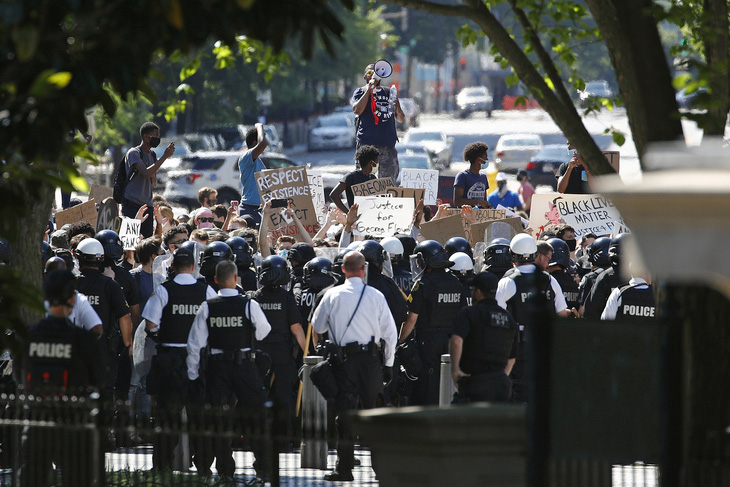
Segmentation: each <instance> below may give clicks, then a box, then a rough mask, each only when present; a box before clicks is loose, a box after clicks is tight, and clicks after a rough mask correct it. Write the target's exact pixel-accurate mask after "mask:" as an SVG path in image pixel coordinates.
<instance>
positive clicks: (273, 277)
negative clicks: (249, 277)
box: [258, 255, 291, 287]
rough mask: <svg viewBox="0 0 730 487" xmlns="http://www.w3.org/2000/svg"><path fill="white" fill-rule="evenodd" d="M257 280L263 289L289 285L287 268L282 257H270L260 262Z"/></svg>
mask: <svg viewBox="0 0 730 487" xmlns="http://www.w3.org/2000/svg"><path fill="white" fill-rule="evenodd" d="M258 279H259V282H260V283H261V285H263V286H264V287H276V286H284V285H286V284H288V283H289V279H291V277H290V276H289V266H288V265H287V263H286V260H284V258H283V257H279V256H278V255H270V256H268V257H267V258H265V259H264V260H263V262H261V267H259V272H258Z"/></svg>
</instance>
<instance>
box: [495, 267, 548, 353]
mask: <svg viewBox="0 0 730 487" xmlns="http://www.w3.org/2000/svg"><path fill="white" fill-rule="evenodd" d="M509 278H510V279H512V280H513V281H514V282H515V288H516V292H515V294H514V296H512V297H511V298H510V299H509V300H507V311H509V312H510V314H511V315H512V317H513V318H514V319H515V321H517V323H519V325H520V326H521V327H522V326H525V327H527V326H528V325H530V324H531V323H530V306H529V305H528V302H529V301H532V300H533V299H534V298H535V297H536V296H535V294H539V295H542V296H544V299H545V302H546V303H545V312H547V313H550V314H554V313H555V303H554V299H555V292H554V291H553V287H552V285H551V283H550V274H548V273H547V272H544V271H541V270H539V269H536V270H535V272H533V273H522V272H520V271H519V270H517V269H516V268H515V270H514V271H513V272H512V273H511V274H510V275H509ZM523 339H524V337H523Z"/></svg>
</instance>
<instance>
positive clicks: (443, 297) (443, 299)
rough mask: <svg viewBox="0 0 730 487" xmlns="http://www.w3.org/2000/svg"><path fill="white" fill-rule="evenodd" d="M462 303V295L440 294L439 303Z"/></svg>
mask: <svg viewBox="0 0 730 487" xmlns="http://www.w3.org/2000/svg"><path fill="white" fill-rule="evenodd" d="M460 301H461V293H448V294H446V293H439V299H438V302H439V303H458V302H460Z"/></svg>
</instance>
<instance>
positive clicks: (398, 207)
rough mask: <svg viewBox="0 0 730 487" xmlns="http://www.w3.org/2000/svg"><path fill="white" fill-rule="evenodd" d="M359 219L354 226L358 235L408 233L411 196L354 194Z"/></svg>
mask: <svg viewBox="0 0 730 487" xmlns="http://www.w3.org/2000/svg"><path fill="white" fill-rule="evenodd" d="M355 203H357V204H358V206H359V213H360V219H359V220H358V221H357V223H356V224H355V227H354V231H355V233H356V234H359V235H372V236H374V237H392V236H393V235H395V234H396V233H406V234H408V233H410V231H411V222H412V220H413V210H414V208H415V204H414V202H413V198H383V197H378V196H355Z"/></svg>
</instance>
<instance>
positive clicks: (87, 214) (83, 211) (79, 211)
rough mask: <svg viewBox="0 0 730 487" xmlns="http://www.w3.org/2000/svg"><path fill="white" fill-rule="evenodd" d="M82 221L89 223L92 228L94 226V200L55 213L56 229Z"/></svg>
mask: <svg viewBox="0 0 730 487" xmlns="http://www.w3.org/2000/svg"><path fill="white" fill-rule="evenodd" d="M83 221H87V222H89V223H91V225H92V226H94V225H96V202H95V201H94V200H89V201H87V202H86V203H81V204H80V205H76V206H74V207H72V208H69V209H68V210H63V211H59V212H57V213H56V226H57V227H58V228H61V227H62V226H64V225H65V224H67V223H76V222H83Z"/></svg>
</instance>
